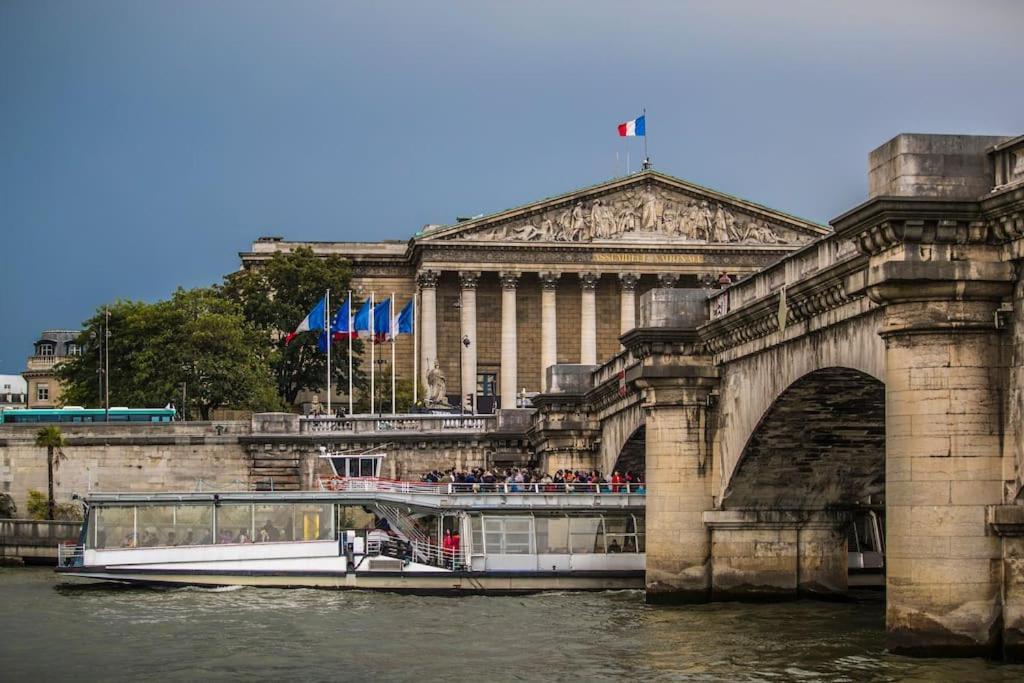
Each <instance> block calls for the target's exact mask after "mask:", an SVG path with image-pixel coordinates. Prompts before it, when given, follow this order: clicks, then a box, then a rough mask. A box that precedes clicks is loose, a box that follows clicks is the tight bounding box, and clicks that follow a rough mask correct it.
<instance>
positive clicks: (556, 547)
mask: <svg viewBox="0 0 1024 683" xmlns="http://www.w3.org/2000/svg"><path fill="white" fill-rule="evenodd" d="M534 525H535V527H536V530H537V552H538V553H540V554H548V555H564V554H566V553H568V552H569V518H568V517H538V518H537V519H535V520H534Z"/></svg>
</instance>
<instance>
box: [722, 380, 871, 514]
mask: <svg viewBox="0 0 1024 683" xmlns="http://www.w3.org/2000/svg"><path fill="white" fill-rule="evenodd" d="M884 487H885V385H884V384H883V383H882V382H880V381H879V380H877V379H875V378H874V377H872V376H871V375H868V374H866V373H864V372H861V371H859V370H853V369H850V368H844V367H829V368H823V369H820V370H815V371H813V372H810V373H808V374H806V375H804V376H803V377H801V378H799V379H798V380H797V381H795V382H794V383H793V384H791V385H790V386H789V387H787V388H786V389H785V390H784V391H783V392H782V393H781V394H780V395H779V396H778V397H777V398H776V399H775V401H774V402H773V403H772V404H771V405H770V406H769V408H768V410H767V411H766V412H765V413H764V415H762V416H761V419H760V421H759V422H758V424H757V426H756V427H755V429H754V431H753V433H752V434H751V436H750V438H749V439H748V440H747V442H746V445H745V446H744V448H743V451H742V453H741V455H740V457H739V459H738V461H737V463H736V466H735V468H734V469H733V472H732V474H731V476H730V477H729V479H728V482H727V485H726V487H725V490H724V493H723V496H722V508H724V509H753V510H828V509H835V508H842V507H847V506H852V505H854V504H856V503H857V502H858V501H862V500H864V499H865V498H867V497H868V496H870V495H874V494H879V493H882V492H883V491H884Z"/></svg>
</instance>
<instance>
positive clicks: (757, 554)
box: [704, 510, 852, 600]
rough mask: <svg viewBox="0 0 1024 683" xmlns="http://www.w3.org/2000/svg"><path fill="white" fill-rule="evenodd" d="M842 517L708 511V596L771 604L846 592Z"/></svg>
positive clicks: (816, 513) (788, 512)
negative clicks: (709, 534)
mask: <svg viewBox="0 0 1024 683" xmlns="http://www.w3.org/2000/svg"><path fill="white" fill-rule="evenodd" d="M851 518H852V517H851V515H850V513H848V512H834V511H803V510H713V511H708V512H705V513H704V524H705V525H706V526H707V527H708V528H709V529H710V531H711V597H712V599H714V600H772V599H791V598H796V597H798V596H804V595H810V596H816V597H825V596H831V595H842V594H845V593H846V590H847V548H846V529H847V526H848V525H849V523H850V521H851Z"/></svg>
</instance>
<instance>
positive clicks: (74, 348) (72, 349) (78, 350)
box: [68, 342, 82, 356]
mask: <svg viewBox="0 0 1024 683" xmlns="http://www.w3.org/2000/svg"><path fill="white" fill-rule="evenodd" d="M68 355H69V356H81V355H82V347H81V346H79V345H78V344H75V343H74V342H68Z"/></svg>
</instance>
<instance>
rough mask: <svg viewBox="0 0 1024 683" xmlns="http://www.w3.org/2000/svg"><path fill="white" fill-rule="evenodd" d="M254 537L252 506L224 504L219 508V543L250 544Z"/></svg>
mask: <svg viewBox="0 0 1024 683" xmlns="http://www.w3.org/2000/svg"><path fill="white" fill-rule="evenodd" d="M252 537H253V518H252V505H231V504H229V503H222V504H221V505H220V506H219V507H218V508H217V543H249V542H251V541H252Z"/></svg>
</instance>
